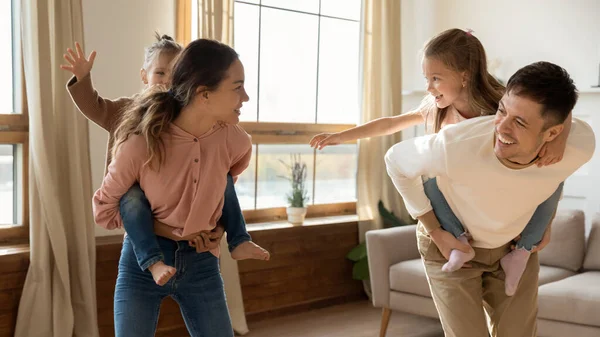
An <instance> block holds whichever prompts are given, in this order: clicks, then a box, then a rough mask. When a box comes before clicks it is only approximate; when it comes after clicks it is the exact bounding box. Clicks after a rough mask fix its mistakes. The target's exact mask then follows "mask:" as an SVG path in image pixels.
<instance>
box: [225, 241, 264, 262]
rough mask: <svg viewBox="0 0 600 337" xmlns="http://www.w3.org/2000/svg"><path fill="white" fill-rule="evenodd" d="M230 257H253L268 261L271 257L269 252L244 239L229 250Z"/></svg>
mask: <svg viewBox="0 0 600 337" xmlns="http://www.w3.org/2000/svg"><path fill="white" fill-rule="evenodd" d="M231 257H232V258H233V259H234V260H247V259H255V260H265V261H268V260H269V259H270V258H271V254H270V253H269V252H268V251H267V250H266V249H264V248H262V247H261V246H259V245H257V244H256V243H254V242H252V241H245V242H242V243H240V244H239V245H238V246H237V247H235V249H234V250H233V251H231Z"/></svg>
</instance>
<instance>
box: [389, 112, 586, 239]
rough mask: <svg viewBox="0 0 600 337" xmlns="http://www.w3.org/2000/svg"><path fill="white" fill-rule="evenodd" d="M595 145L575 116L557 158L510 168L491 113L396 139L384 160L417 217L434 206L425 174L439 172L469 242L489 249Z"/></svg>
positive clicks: (515, 230)
mask: <svg viewBox="0 0 600 337" xmlns="http://www.w3.org/2000/svg"><path fill="white" fill-rule="evenodd" d="M594 149H595V136H594V132H593V131H592V128H591V127H590V126H589V125H588V124H587V123H585V122H583V121H581V120H578V119H576V118H573V123H572V126H571V131H570V134H569V138H568V140H567V147H566V149H565V153H564V155H563V159H562V160H561V161H560V162H559V163H557V164H554V165H550V166H545V167H542V168H539V167H537V166H536V165H531V166H529V167H526V168H522V169H511V168H508V167H506V166H505V165H504V164H502V163H501V162H500V160H499V159H498V158H497V157H496V155H495V153H494V116H486V117H478V118H472V119H470V120H467V121H464V122H461V123H459V124H455V125H450V126H448V127H445V128H443V129H442V130H441V131H440V132H439V133H437V134H432V135H427V136H423V137H417V138H413V139H410V140H406V141H403V142H401V143H398V144H396V145H394V146H393V147H392V148H390V149H389V151H388V152H387V154H386V156H385V162H386V164H387V171H388V174H389V176H390V177H391V178H392V181H393V182H394V185H395V186H396V189H397V190H398V192H400V194H401V195H402V197H403V198H404V202H405V204H406V208H407V209H408V212H409V213H410V214H411V215H412V216H413V217H414V218H416V217H418V216H421V215H423V214H425V213H427V212H429V211H430V210H431V209H432V208H431V204H430V202H429V199H428V198H427V196H426V195H425V192H424V191H423V180H422V178H421V176H422V175H425V176H436V177H437V182H438V186H439V188H440V191H441V192H442V193H443V194H444V196H445V197H446V200H447V201H448V204H449V205H450V208H451V209H452V211H453V212H454V214H455V215H456V216H457V217H458V219H459V220H460V221H461V222H462V224H463V225H464V227H465V230H467V231H468V232H469V233H471V235H472V236H473V239H474V241H473V243H472V245H473V246H474V247H480V248H488V249H491V248H497V247H500V246H502V245H504V244H506V243H508V242H509V241H510V240H512V239H514V238H515V237H516V236H517V235H519V234H520V233H521V232H522V231H523V229H524V228H525V226H526V225H527V223H528V222H529V220H530V219H531V216H532V215H533V213H534V212H535V210H536V208H537V206H538V205H539V204H541V203H542V202H544V201H545V200H546V199H548V198H549V197H550V195H552V193H554V192H555V191H556V189H557V188H558V185H559V184H560V183H561V182H563V181H565V179H566V178H567V177H569V176H570V175H571V174H573V173H574V172H575V171H576V170H578V169H579V168H580V167H581V166H582V165H583V164H585V163H586V162H587V161H589V160H590V159H591V157H592V155H593V154H594Z"/></svg>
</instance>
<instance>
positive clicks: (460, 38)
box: [419, 28, 505, 132]
mask: <svg viewBox="0 0 600 337" xmlns="http://www.w3.org/2000/svg"><path fill="white" fill-rule="evenodd" d="M423 57H426V58H435V59H437V60H438V61H440V62H442V63H443V64H444V65H445V66H446V67H448V68H449V69H451V70H453V71H457V72H463V71H464V72H466V73H467V87H466V90H467V94H468V102H469V106H470V108H471V109H472V110H473V111H476V112H477V111H478V112H479V113H480V115H482V116H484V115H493V114H495V113H496V111H497V110H498V102H500V99H501V98H502V95H503V94H504V90H505V88H504V86H503V85H502V84H501V83H500V82H498V80H496V79H495V78H494V77H493V76H492V75H491V74H490V73H488V71H487V59H486V55H485V49H484V48H483V45H482V44H481V42H480V41H479V39H478V38H476V37H475V36H473V34H472V32H471V31H467V32H465V31H463V30H461V29H456V28H454V29H449V30H446V31H444V32H442V33H440V34H438V35H436V36H434V37H433V38H431V39H430V40H429V41H428V42H427V43H426V44H425V46H424V47H423ZM419 109H420V111H422V112H425V114H426V115H427V116H429V115H430V114H434V116H435V119H434V120H435V123H434V130H435V131H434V132H438V131H440V129H441V126H442V122H443V121H444V119H445V118H446V115H447V113H448V107H446V108H443V109H440V108H438V107H437V106H436V104H435V99H434V97H433V96H431V95H427V96H426V97H425V98H424V99H423V101H422V102H421V106H420V108H419Z"/></svg>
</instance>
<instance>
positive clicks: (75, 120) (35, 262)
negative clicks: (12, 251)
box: [15, 0, 98, 337]
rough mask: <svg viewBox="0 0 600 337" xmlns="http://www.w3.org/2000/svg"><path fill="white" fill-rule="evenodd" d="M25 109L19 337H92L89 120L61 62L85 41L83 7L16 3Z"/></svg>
mask: <svg viewBox="0 0 600 337" xmlns="http://www.w3.org/2000/svg"><path fill="white" fill-rule="evenodd" d="M21 6H22V8H21V33H22V44H23V46H22V47H23V62H24V68H25V83H26V95H27V105H28V108H29V110H28V111H29V137H30V140H29V143H30V148H29V154H30V160H29V198H30V207H29V209H30V224H29V226H30V232H31V238H30V243H31V258H30V259H31V263H30V266H29V271H28V273H27V278H26V280H25V285H24V288H23V294H22V296H21V302H20V305H19V313H18V317H17V325H16V332H15V336H17V337H71V336H77V337H79V336H81V337H84V336H85V337H90V336H91V337H95V336H98V324H97V309H96V272H95V270H96V268H95V267H96V256H95V253H96V246H95V237H94V227H93V226H94V225H93V221H92V210H91V195H92V186H91V173H90V160H89V147H88V129H87V127H88V124H87V120H86V119H85V118H84V117H83V116H81V114H80V113H79V112H78V111H77V110H76V108H75V107H74V106H73V104H72V102H71V100H70V98H69V96H68V94H67V92H66V90H65V87H64V86H65V83H66V82H67V80H68V75H67V74H66V73H65V72H64V71H62V70H61V69H59V64H61V63H62V61H63V59H62V54H63V52H64V51H65V50H66V49H67V47H68V46H72V45H73V42H74V41H80V42H81V41H83V24H82V12H81V0H44V1H38V0H21Z"/></svg>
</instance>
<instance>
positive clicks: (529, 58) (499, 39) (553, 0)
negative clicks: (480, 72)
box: [402, 0, 600, 90]
mask: <svg viewBox="0 0 600 337" xmlns="http://www.w3.org/2000/svg"><path fill="white" fill-rule="evenodd" d="M449 28H461V29H467V28H471V29H473V30H474V35H475V36H477V38H479V39H480V40H481V42H482V44H483V46H484V47H485V49H486V52H487V56H488V60H490V61H491V60H497V61H500V62H501V63H500V66H499V68H498V69H497V71H496V72H495V75H497V76H499V77H501V78H502V79H503V80H505V81H506V80H508V78H509V77H510V75H512V74H513V73H514V72H515V71H516V70H517V69H519V68H520V67H522V66H525V65H527V64H529V63H532V62H535V61H540V60H545V61H550V62H554V63H556V64H559V65H560V66H562V67H564V68H565V69H566V70H567V71H568V72H569V73H570V74H571V76H572V77H573V79H574V80H575V83H576V84H577V86H578V88H579V89H580V90H581V89H585V88H589V87H590V86H591V85H593V84H596V85H598V64H599V63H600V1H598V0H572V1H563V0H527V1H522V0H503V1H491V0H402V39H403V40H402V48H403V52H402V53H403V55H402V61H403V62H402V66H403V86H404V89H405V90H407V89H408V90H411V89H421V88H422V87H423V80H422V78H423V76H422V75H421V65H420V61H421V60H420V56H417V54H418V52H419V49H420V48H421V47H422V46H423V44H424V43H425V42H426V41H427V39H429V38H430V37H432V36H433V35H435V34H437V33H439V32H442V31H444V30H446V29H449Z"/></svg>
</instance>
